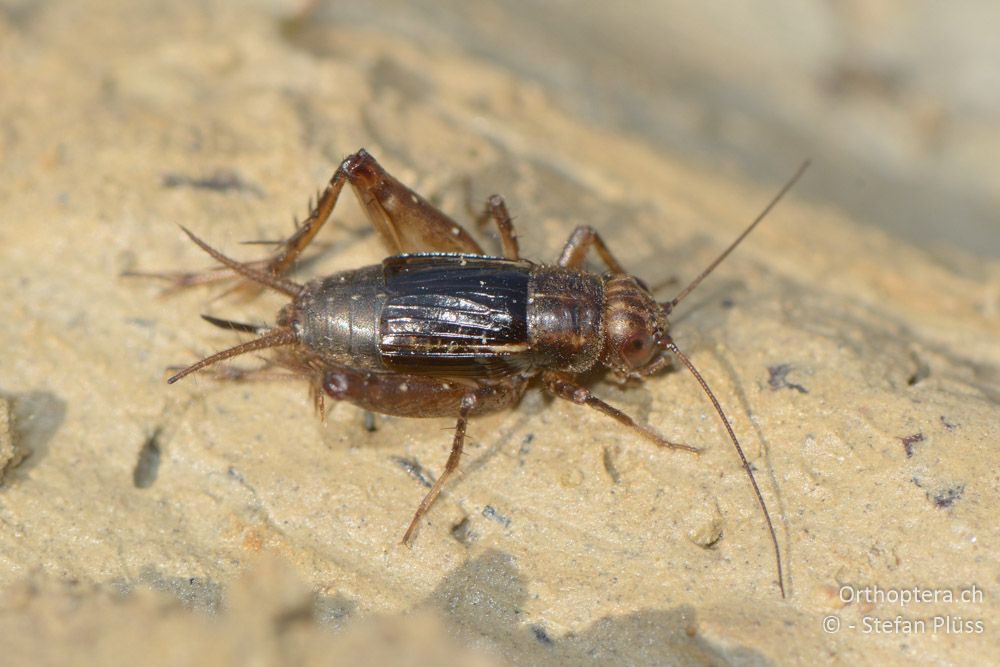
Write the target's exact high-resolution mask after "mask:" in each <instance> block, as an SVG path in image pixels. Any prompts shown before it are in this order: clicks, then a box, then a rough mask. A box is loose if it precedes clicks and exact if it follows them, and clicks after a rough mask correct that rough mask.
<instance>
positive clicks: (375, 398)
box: [318, 366, 528, 544]
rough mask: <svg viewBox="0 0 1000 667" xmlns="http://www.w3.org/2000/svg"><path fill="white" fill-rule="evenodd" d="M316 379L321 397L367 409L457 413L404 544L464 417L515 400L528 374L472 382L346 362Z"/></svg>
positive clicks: (439, 485)
mask: <svg viewBox="0 0 1000 667" xmlns="http://www.w3.org/2000/svg"><path fill="white" fill-rule="evenodd" d="M318 379H319V383H318V384H319V387H320V389H321V390H322V392H323V393H325V395H327V396H329V397H331V398H333V399H334V400H338V401H347V402H349V403H353V404H354V405H356V406H358V407H360V408H363V409H365V410H371V411H372V412H380V413H383V414H392V415H399V416H404V417H446V416H455V415H456V414H457V415H458V421H457V423H456V427H455V436H454V439H453V440H452V446H451V454H450V455H449V456H448V461H447V463H446V464H445V467H444V471H443V472H442V473H441V476H440V477H438V479H437V481H436V482H435V483H434V485H433V486H432V487H431V490H430V491H429V492H428V493H427V495H426V496H424V498H423V500H422V501H421V502H420V505H419V506H418V507H417V511H416V512H415V513H414V515H413V519H412V520H411V521H410V525H409V527H408V528H407V529H406V533H405V534H404V535H403V539H402V542H403V543H404V544H409V543H410V542H411V541H412V540H413V537H414V535H415V534H416V530H417V528H418V526H419V524H420V519H421V518H422V517H423V516H424V515H425V514H427V512H428V511H429V510H430V508H431V506H432V505H433V504H434V501H435V500H437V498H438V496H439V495H440V494H441V490H442V489H443V488H444V485H445V484H446V483H447V481H448V479H449V478H450V477H451V476H452V475H453V474H454V473H455V470H457V468H458V464H459V461H460V459H461V456H462V446H463V445H464V443H465V430H466V425H467V422H468V418H469V416H470V415H473V414H478V413H481V412H491V411H494V410H499V409H502V408H506V407H510V406H512V405H514V404H516V403H517V402H518V401H519V400H520V399H521V396H522V395H523V394H524V391H525V389H526V388H527V385H528V378H527V377H522V376H515V377H510V378H506V379H505V380H502V381H499V382H492V383H485V384H476V383H468V382H456V381H454V380H450V379H447V378H436V377H430V376H426V375H409V374H405V373H386V372H374V371H366V370H362V369H357V368H352V367H349V366H330V367H327V368H326V370H325V371H324V372H323V373H322V374H321V375H320V376H318Z"/></svg>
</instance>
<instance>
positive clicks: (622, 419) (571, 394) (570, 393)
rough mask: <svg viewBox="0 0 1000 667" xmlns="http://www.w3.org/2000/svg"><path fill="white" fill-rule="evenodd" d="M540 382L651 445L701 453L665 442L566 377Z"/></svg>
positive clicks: (549, 377) (551, 376) (549, 376)
mask: <svg viewBox="0 0 1000 667" xmlns="http://www.w3.org/2000/svg"><path fill="white" fill-rule="evenodd" d="M542 380H543V382H544V383H545V388H546V389H547V390H548V391H549V393H551V394H552V395H553V396H557V397H559V398H562V399H565V400H567V401H571V402H573V403H576V404H577V405H586V406H589V407H591V408H594V409H595V410H597V411H598V412H602V413H604V414H606V415H607V416H609V417H611V418H612V419H614V420H616V421H618V422H619V423H621V424H624V425H625V426H628V427H629V428H631V429H632V430H634V431H636V432H637V433H639V434H640V435H642V436H643V437H644V438H646V439H647V440H651V441H652V442H653V443H655V444H656V445H658V446H660V447H668V448H670V449H682V450H684V451H688V452H692V453H694V454H698V453H700V452H701V450H700V449H698V448H697V447H692V446H690V445H684V444H681V443H677V442H671V441H669V440H667V439H666V438H664V437H663V436H662V435H660V434H659V433H657V432H656V431H654V430H653V429H651V428H649V427H648V426H644V425H642V424H639V423H638V422H636V421H635V420H634V419H632V418H631V417H629V416H628V415H627V414H625V413H624V412H622V411H621V410H619V409H617V408H614V407H612V406H610V405H608V404H607V403H605V402H604V401H602V400H601V399H599V398H597V397H596V396H594V395H593V394H592V393H590V390H589V389H587V388H586V387H583V386H581V385H579V384H577V383H575V382H573V381H572V380H570V379H569V378H568V377H567V376H565V375H563V374H561V373H551V372H550V373H545V374H544V375H543V376H542Z"/></svg>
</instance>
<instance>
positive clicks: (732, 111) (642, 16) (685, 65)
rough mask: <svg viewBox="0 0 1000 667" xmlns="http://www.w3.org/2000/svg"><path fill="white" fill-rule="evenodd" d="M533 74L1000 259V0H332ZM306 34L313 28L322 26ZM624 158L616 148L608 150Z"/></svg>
mask: <svg viewBox="0 0 1000 667" xmlns="http://www.w3.org/2000/svg"><path fill="white" fill-rule="evenodd" d="M299 7H300V8H299V12H300V14H299V17H300V20H301V21H302V22H303V23H302V26H303V28H304V29H303V30H301V31H300V32H299V33H298V37H297V39H299V40H300V41H301V44H302V45H303V46H305V47H306V48H309V49H311V50H314V51H319V52H322V51H323V48H324V44H323V42H322V39H321V38H320V35H321V31H319V30H317V31H310V30H309V27H308V25H309V23H310V22H319V23H320V24H322V23H330V22H332V23H337V24H342V25H357V26H359V27H365V28H377V29H379V30H383V31H384V30H389V31H397V32H399V33H400V34H401V35H405V36H407V37H408V38H411V39H414V40H415V41H417V42H418V43H423V44H428V45H446V46H449V47H452V48H458V49H460V50H464V51H466V52H468V53H470V54H473V55H475V56H477V57H480V58H483V59H485V60H488V61H491V62H493V63H495V64H498V65H500V66H501V67H504V68H508V69H510V70H512V71H513V72H515V73H516V74H517V75H518V76H520V77H524V78H526V79H529V80H534V81H537V82H538V84H539V85H540V86H542V87H543V88H544V90H545V92H546V94H547V95H549V96H551V98H552V99H554V100H555V101H556V102H557V104H559V105H561V106H564V107H565V108H566V109H567V111H569V112H570V113H571V114H572V115H574V116H577V117H580V118H583V119H585V120H586V121H588V122H590V123H593V124H594V125H595V126H598V127H605V128H608V129H613V130H615V131H622V132H626V133H629V134H632V135H635V136H638V137H641V138H643V140H644V141H647V142H648V143H649V145H650V146H651V147H653V148H654V149H655V150H662V151H664V152H669V153H672V154H674V155H675V156H676V157H678V158H683V159H690V160H693V161H696V162H698V163H700V165H701V166H703V167H706V168H709V169H717V170H733V171H734V172H739V174H740V177H741V178H744V179H754V180H758V181H760V182H761V183H762V184H766V185H767V187H772V186H773V184H774V183H777V182H780V181H782V180H783V179H785V178H786V177H787V176H788V175H789V174H790V173H791V172H792V171H793V170H794V168H795V166H796V165H797V164H798V163H799V162H801V161H802V160H803V159H804V158H807V157H808V158H811V159H812V160H813V163H814V164H813V168H812V171H811V173H810V177H809V178H808V179H806V180H805V181H804V182H803V183H802V184H801V186H800V187H799V188H798V189H797V193H798V196H804V197H808V198H811V199H812V200H813V201H814V203H818V204H828V205H829V206H831V207H834V208H837V209H841V210H844V211H846V212H847V213H849V214H850V215H851V216H852V217H854V218H856V219H857V220H859V221H861V222H864V223H867V224H871V225H875V226H879V227H882V228H884V229H885V230H887V231H888V232H890V233H891V234H893V235H896V236H899V237H901V238H904V239H907V240H910V241H913V242H917V243H918V244H921V245H923V246H925V247H927V246H936V247H937V248H938V249H940V250H943V249H945V248H947V247H950V246H956V247H958V248H961V249H963V250H966V251H969V252H972V253H976V254H979V255H982V256H986V257H998V256H1000V197H998V193H1000V168H998V167H1000V158H998V157H997V156H1000V40H998V39H997V26H1000V4H998V3H995V2H989V1H988V0H959V1H956V2H947V3H945V2H934V1H932V0H895V1H894V0H885V1H882V2H877V3H873V2H866V1H865V0H808V1H806V0H769V1H768V2H729V1H726V0H710V1H706V2H697V3H692V2H682V1H679V0H656V1H651V2H630V3H606V2H587V1H584V2H580V1H571V0H545V1H541V0H517V1H516V2H515V1H514V0H447V1H441V0H375V1H370V2H363V3H358V2H339V1H337V0H319V1H316V2H307V3H305V4H301V5H300V6H299ZM310 35H313V36H314V37H315V38H314V39H311V38H310ZM613 158H614V156H609V159H613Z"/></svg>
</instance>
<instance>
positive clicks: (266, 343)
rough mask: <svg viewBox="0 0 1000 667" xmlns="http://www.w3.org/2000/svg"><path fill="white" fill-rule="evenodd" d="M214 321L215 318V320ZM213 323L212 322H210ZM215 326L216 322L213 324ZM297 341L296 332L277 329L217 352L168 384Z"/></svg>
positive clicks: (177, 375) (184, 371)
mask: <svg viewBox="0 0 1000 667" xmlns="http://www.w3.org/2000/svg"><path fill="white" fill-rule="evenodd" d="M213 319H214V318H213ZM209 321H211V320H209ZM213 324H214V322H213ZM296 341H297V338H296V336H295V332H294V331H292V330H291V329H275V330H274V331H271V332H270V333H266V334H264V335H263V336H261V337H260V338H255V339H253V340H251V341H247V342H246V343H241V344H240V345H236V346H235V347H231V348H229V349H228V350H223V351H222V352H216V353H215V354H213V355H212V356H210V357H205V358H204V359H202V360H201V361H199V362H197V363H194V364H191V365H190V366H188V367H187V368H185V369H184V370H182V371H181V372H179V373H177V374H176V375H174V376H173V377H171V378H170V379H169V380H167V384H173V383H175V382H177V381H178V380H180V379H181V378H183V377H185V376H187V375H190V374H191V373H194V372H195V371H199V370H201V369H202V368H205V367H206V366H211V365H212V364H214V363H216V362H218V361H222V360H223V359H229V358H230V357H236V356H239V355H241V354H246V353H247V352H253V351H255V350H263V349H265V348H268V347H280V346H282V345H292V344H294V343H295V342H296Z"/></svg>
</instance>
